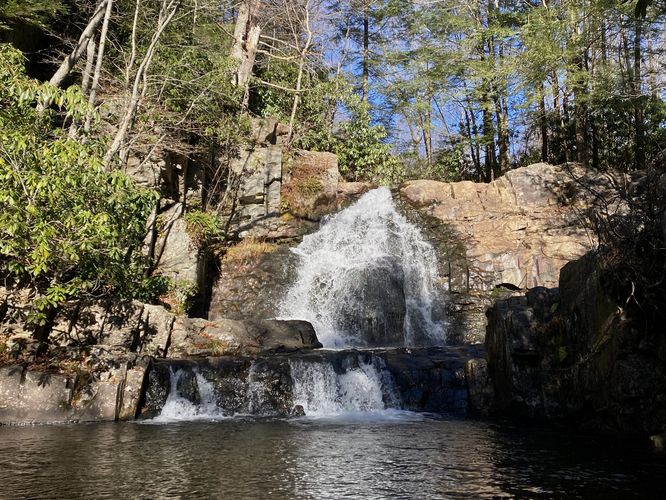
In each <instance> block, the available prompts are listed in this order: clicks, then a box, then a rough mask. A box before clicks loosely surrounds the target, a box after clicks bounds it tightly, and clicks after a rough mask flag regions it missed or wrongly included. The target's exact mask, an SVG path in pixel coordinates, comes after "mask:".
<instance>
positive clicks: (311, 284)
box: [279, 188, 445, 348]
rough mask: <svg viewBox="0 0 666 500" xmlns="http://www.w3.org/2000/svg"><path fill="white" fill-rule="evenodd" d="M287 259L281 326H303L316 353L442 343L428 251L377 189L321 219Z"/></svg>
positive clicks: (388, 194) (438, 301) (438, 297)
mask: <svg viewBox="0 0 666 500" xmlns="http://www.w3.org/2000/svg"><path fill="white" fill-rule="evenodd" d="M293 251H294V252H295V253H296V254H297V255H298V256H299V257H300V263H299V266H298V276H297V279H296V281H295V283H294V284H293V285H292V287H291V288H290V290H289V292H288V293H287V295H286V297H285V299H284V301H283V302H282V304H281V305H280V314H279V316H280V317H281V318H285V319H286V318H289V319H303V320H307V321H309V322H311V323H312V324H313V326H314V327H315V330H316V332H317V336H318V338H319V340H320V341H321V342H322V344H323V345H324V347H334V348H336V347H348V346H352V347H377V346H422V345H442V344H444V343H445V322H444V312H443V311H444V304H443V301H442V300H441V297H442V293H441V292H442V291H441V290H439V289H438V286H437V283H438V275H437V259H436V256H435V251H434V249H433V247H432V245H430V243H428V242H427V241H426V240H425V238H424V237H423V235H422V234H421V231H420V230H419V229H418V228H417V227H416V226H414V225H413V224H411V223H409V222H408V221H407V219H406V218H405V217H404V216H402V215H400V214H399V213H398V212H397V211H396V208H395V205H394V203H393V199H392V197H391V191H390V190H389V189H388V188H378V189H375V190H373V191H370V192H368V193H366V194H365V195H363V196H362V197H361V198H360V199H359V200H358V201H357V202H356V203H355V204H354V205H352V206H350V207H348V208H347V209H345V210H343V211H341V212H340V213H338V214H336V215H333V216H331V217H329V218H328V219H326V220H325V221H324V222H323V224H322V227H321V228H320V229H319V231H317V232H316V233H314V234H311V235H308V236H305V237H304V238H303V241H302V243H301V244H300V245H298V247H296V248H294V249H293Z"/></svg>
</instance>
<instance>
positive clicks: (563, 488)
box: [0, 415, 666, 499]
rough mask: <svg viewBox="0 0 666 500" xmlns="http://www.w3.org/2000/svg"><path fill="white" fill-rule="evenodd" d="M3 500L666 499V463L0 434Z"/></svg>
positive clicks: (382, 422)
mask: <svg viewBox="0 0 666 500" xmlns="http://www.w3.org/2000/svg"><path fill="white" fill-rule="evenodd" d="M0 451H1V452H2V453H1V454H0V485H2V486H0V497H2V498H25V497H29V498H80V497H95V498H165V497H167V498H172V497H187V498H191V497H197V498H222V497H224V498H229V499H240V498H316V499H320V498H410V499H411V498H419V499H423V498H460V497H469V498H479V497H497V496H500V497H519V498H526V497H566V498H576V497H579V498H590V497H593V498H628V497H640V498H649V497H654V498H658V497H659V496H660V495H661V494H662V491H663V490H662V488H661V485H660V482H661V480H662V479H663V478H664V477H666V476H665V475H664V474H665V473H666V457H665V456H663V455H655V454H652V453H650V452H649V450H648V449H647V447H643V446H642V445H638V446H636V447H634V448H626V447H623V448H621V447H618V446H617V444H615V445H613V444H607V443H605V442H604V441H603V440H594V439H591V438H585V437H581V436H580V435H573V434H570V433H565V432H562V431H553V430H544V429H522V428H521V429H516V428H511V427H506V426H498V425H492V424H488V423H480V422H475V421H468V420H436V419H423V418H421V419H414V418H407V417H406V416H402V417H397V416H396V418H381V419H379V420H372V419H369V418H363V419H358V418H354V417H353V415H352V416H350V417H349V418H345V419H333V420H331V419H329V420H322V419H310V418H303V419H293V420H289V421H282V420H251V419H247V420H239V419H228V420H223V421H219V422H182V423H171V424H166V425H140V424H137V423H127V424H89V425H88V424H80V425H70V426H41V427H1V428H0Z"/></svg>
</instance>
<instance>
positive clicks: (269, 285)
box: [208, 245, 298, 321]
mask: <svg viewBox="0 0 666 500" xmlns="http://www.w3.org/2000/svg"><path fill="white" fill-rule="evenodd" d="M297 261H298V257H297V256H296V255H295V254H294V253H293V252H291V250H290V248H289V247H288V246H286V245H281V246H279V247H278V248H277V249H276V250H275V251H273V252H266V253H262V254H259V255H256V256H255V258H253V259H252V261H250V262H245V261H236V260H231V259H228V260H224V259H223V260H222V261H221V262H220V266H219V267H220V271H219V275H218V278H217V282H216V283H215V285H214V287H213V292H212V297H211V304H210V309H209V312H208V318H209V319H210V320H212V321H216V320H218V319H221V318H228V319H262V318H274V317H275V316H277V314H278V309H279V306H280V303H281V301H282V300H283V299H284V296H285V295H286V293H287V290H288V289H289V286H290V285H291V283H292V282H293V279H294V276H295V272H296V271H295V270H296V263H297Z"/></svg>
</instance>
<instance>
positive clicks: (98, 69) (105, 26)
mask: <svg viewBox="0 0 666 500" xmlns="http://www.w3.org/2000/svg"><path fill="white" fill-rule="evenodd" d="M112 9H113V0H107V2H106V11H105V13H104V22H103V23H102V32H101V33H100V35H99V48H98V49H97V61H96V63H95V74H94V75H93V80H92V86H91V87H90V95H89V96H88V111H87V113H86V121H85V124H84V126H83V130H85V131H86V132H88V131H89V130H90V124H91V123H92V117H93V109H94V106H95V98H96V97H97V87H98V86H99V78H100V76H101V74H102V63H103V61H104V46H105V45H106V34H107V32H108V30H109V20H110V19H111V10H112Z"/></svg>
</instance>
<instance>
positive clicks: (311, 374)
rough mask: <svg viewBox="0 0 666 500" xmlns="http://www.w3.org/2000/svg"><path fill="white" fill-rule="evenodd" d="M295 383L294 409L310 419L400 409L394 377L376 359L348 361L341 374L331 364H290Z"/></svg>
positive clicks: (296, 361) (358, 358) (300, 362)
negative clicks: (296, 408) (311, 417)
mask: <svg viewBox="0 0 666 500" xmlns="http://www.w3.org/2000/svg"><path fill="white" fill-rule="evenodd" d="M289 365H290V367H291V376H292V380H293V400H294V405H300V406H301V407H302V408H303V411H304V413H305V415H307V416H309V417H310V416H315V417H320V416H331V415H339V414H344V413H350V412H351V413H353V412H381V411H383V410H386V409H387V408H399V406H400V399H399V397H398V396H397V390H396V388H395V382H394V381H393V377H392V376H391V375H390V373H388V372H387V371H386V369H385V367H383V366H382V363H381V360H378V359H377V358H373V359H372V360H371V361H369V362H365V361H364V360H363V359H361V357H360V356H354V357H352V358H348V359H346V360H345V363H344V365H343V366H342V367H341V370H340V371H341V373H338V372H336V370H335V368H334V366H333V365H332V364H331V363H328V362H319V363H312V362H307V361H301V360H293V361H290V362H289Z"/></svg>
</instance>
